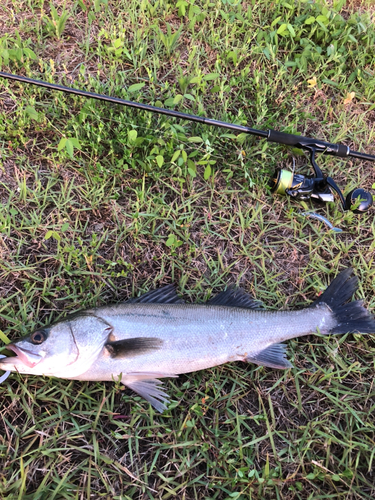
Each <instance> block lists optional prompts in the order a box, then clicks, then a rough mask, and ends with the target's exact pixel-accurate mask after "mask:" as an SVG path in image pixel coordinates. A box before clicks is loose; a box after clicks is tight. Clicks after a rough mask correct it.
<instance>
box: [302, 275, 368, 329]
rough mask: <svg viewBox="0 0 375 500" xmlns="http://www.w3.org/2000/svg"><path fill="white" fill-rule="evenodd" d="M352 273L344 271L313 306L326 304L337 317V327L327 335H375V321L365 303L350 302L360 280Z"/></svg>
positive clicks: (358, 301)
mask: <svg viewBox="0 0 375 500" xmlns="http://www.w3.org/2000/svg"><path fill="white" fill-rule="evenodd" d="M352 273H353V270H352V269H351V268H348V269H345V271H342V272H341V273H340V274H339V275H338V276H337V277H336V278H335V279H334V280H333V281H332V283H331V284H330V285H329V287H328V288H327V290H325V292H324V293H323V294H322V295H321V296H320V297H319V298H318V299H317V300H316V301H315V302H314V303H313V304H312V306H317V305H319V304H326V305H327V306H328V307H329V308H330V309H331V311H332V312H333V314H334V315H335V318H336V320H337V325H336V326H334V327H333V328H332V329H331V330H330V331H329V332H327V333H330V334H339V333H350V332H351V333H375V319H374V317H373V316H371V314H370V313H369V312H368V311H367V309H365V308H364V307H363V301H361V300H356V301H353V302H348V300H349V299H350V298H351V297H352V296H353V294H354V292H355V291H356V290H357V288H358V278H357V276H352Z"/></svg>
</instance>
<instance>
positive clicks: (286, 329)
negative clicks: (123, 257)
mask: <svg viewBox="0 0 375 500" xmlns="http://www.w3.org/2000/svg"><path fill="white" fill-rule="evenodd" d="M351 273H352V271H351V270H350V269H347V270H346V271H344V272H342V273H341V274H340V275H339V276H338V277H337V278H336V279H335V280H334V281H333V282H332V283H331V285H330V287H329V288H328V289H327V290H326V291H325V292H324V294H323V295H322V296H321V297H320V298H319V299H318V300H317V301H316V302H315V303H314V304H312V306H310V307H307V308H305V309H301V310H297V311H267V310H264V309H262V308H261V307H260V304H259V303H258V302H256V301H255V300H254V299H252V298H251V297H250V296H249V295H247V294H246V293H245V292H244V291H243V290H241V289H237V290H235V289H228V290H226V291H224V292H222V293H220V294H219V295H218V296H217V297H214V299H212V300H211V301H209V302H208V303H206V304H185V303H183V302H182V301H181V299H179V297H178V296H177V295H176V292H175V290H174V287H172V286H167V287H164V288H161V289H159V290H156V291H153V292H149V293H147V294H145V295H143V296H141V297H139V298H136V299H130V300H129V301H127V302H125V303H120V304H117V305H110V306H104V307H99V308H96V309H89V310H86V311H83V312H80V313H76V314H74V315H72V316H70V317H67V318H65V319H64V320H63V321H60V322H58V323H56V324H54V325H51V326H49V327H47V328H44V329H41V330H37V331H36V332H34V333H33V334H32V335H30V336H29V337H26V338H25V339H21V340H20V341H18V342H15V343H13V344H11V345H10V346H8V347H9V348H10V349H12V350H13V351H14V352H15V353H16V354H17V356H16V357H9V358H6V359H2V360H0V368H1V369H4V370H10V371H18V372H20V373H28V374H35V375H50V376H56V377H60V378H65V379H74V380H88V381H105V380H109V381H111V380H121V381H122V383H123V384H125V385H126V386H128V387H130V388H131V389H133V390H134V391H135V392H137V393H139V394H140V395H142V396H143V397H145V398H146V399H147V400H148V401H149V402H151V404H153V406H154V407H155V408H157V409H158V410H159V411H163V410H164V409H165V408H166V406H165V403H166V402H167V399H168V396H167V394H166V393H165V392H164V391H163V390H162V389H161V387H160V385H161V382H160V378H164V377H176V376H177V375H179V374H182V373H188V372H193V371H197V370H203V369H206V368H211V367H214V366H217V365H221V364H224V363H227V362H230V361H237V360H243V361H248V362H253V363H256V364H259V365H264V366H269V367H273V368H281V369H286V368H290V367H291V366H292V365H291V364H290V363H289V361H288V360H287V359H286V346H285V344H283V343H282V342H284V341H285V340H288V339H291V338H296V337H300V336H304V335H307V334H310V333H316V332H317V331H319V332H320V333H321V334H328V333H334V334H336V333H346V332H350V331H359V332H362V333H375V320H374V319H373V318H372V317H371V316H370V314H369V313H368V312H367V311H366V309H365V308H364V307H363V305H362V303H361V302H350V303H349V304H345V302H347V300H349V299H350V297H351V296H352V294H353V293H354V291H355V289H356V287H357V278H356V277H351Z"/></svg>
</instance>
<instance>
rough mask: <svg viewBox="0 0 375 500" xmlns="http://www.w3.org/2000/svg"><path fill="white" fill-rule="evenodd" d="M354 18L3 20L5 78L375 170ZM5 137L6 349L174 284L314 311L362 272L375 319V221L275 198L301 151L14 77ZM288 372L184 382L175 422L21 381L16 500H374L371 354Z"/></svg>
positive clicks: (295, 347)
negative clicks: (345, 274)
mask: <svg viewBox="0 0 375 500" xmlns="http://www.w3.org/2000/svg"><path fill="white" fill-rule="evenodd" d="M344 4H345V2H343V1H341V2H340V1H333V2H327V4H326V5H323V4H321V3H319V2H315V3H313V2H306V1H305V2H302V1H299V2H291V1H281V0H280V1H274V2H271V1H269V0H267V1H263V2H256V1H252V2H234V1H229V0H227V1H224V0H222V1H212V2H209V1H204V0H203V1H197V0H196V1H193V0H190V1H189V2H188V1H186V2H185V1H184V0H181V1H179V2H168V1H167V0H157V1H155V2H153V3H152V2H149V1H134V0H119V1H116V2H110V1H108V2H107V1H100V0H94V1H92V2H91V1H86V0H85V1H83V0H78V1H77V2H71V1H70V0H67V1H66V2H65V3H62V2H59V3H55V2H54V3H53V5H54V7H55V9H51V7H50V4H49V3H47V2H45V3H44V2H41V1H33V0H28V1H22V0H14V1H12V2H10V1H5V2H2V4H1V6H0V21H1V22H0V26H1V28H0V62H1V69H2V70H3V71H8V72H13V73H18V74H23V75H27V76H30V77H35V78H39V79H44V80H48V81H51V82H54V83H62V84H67V85H72V86H76V87H80V88H82V89H84V90H91V91H95V92H101V93H107V94H110V95H113V96H118V97H123V98H127V99H131V100H138V101H142V102H144V103H148V104H154V105H159V106H160V105H161V106H170V107H172V106H173V107H174V109H177V110H180V111H184V112H188V113H193V114H202V115H205V116H208V117H214V118H216V119H220V120H225V121H231V122H235V123H240V124H246V125H249V126H254V127H255V128H260V129H263V130H266V129H268V128H275V129H278V130H284V131H287V132H292V133H296V132H299V133H301V134H303V135H309V136H315V137H319V138H321V139H324V140H326V141H329V142H336V141H342V142H345V143H346V144H348V145H349V146H350V147H351V148H352V149H354V150H361V151H366V152H368V153H372V154H375V147H374V128H373V122H374V108H375V106H374V103H375V99H374V98H375V79H374V67H373V61H374V47H375V29H374V25H373V6H372V5H371V2H368V3H362V4H361V3H359V2H352V3H350V5H348V6H346V7H345V5H344ZM314 78H315V79H316V80H315V79H314ZM309 80H311V81H312V83H309ZM315 81H316V84H314V82H315ZM351 92H354V94H355V96H354V98H353V100H352V101H351V102H347V103H345V99H348V94H350V93H351ZM349 97H350V96H349ZM0 116H1V119H0V143H1V163H0V200H1V204H2V205H1V210H0V228H1V233H0V283H1V286H0V328H1V330H2V332H3V335H5V336H6V337H8V338H9V339H15V338H17V337H18V336H20V335H24V334H27V333H30V332H31V331H32V330H33V329H34V328H36V327H38V326H40V325H44V324H48V323H50V322H51V321H54V320H56V319H58V318H61V317H63V316H64V315H66V314H67V313H69V312H73V311H76V310H78V309H81V308H86V307H92V306H98V305H101V304H105V303H109V302H118V301H121V300H125V299H127V298H128V297H130V296H132V295H134V294H140V293H142V292H145V291H148V290H151V289H153V288H156V287H158V286H161V285H163V284H168V283H171V282H175V283H176V284H177V285H178V289H179V292H180V293H181V294H182V295H183V296H184V298H185V299H186V300H187V301H198V300H199V301H203V300H205V299H206V298H208V297H209V296H211V295H212V294H214V293H216V292H218V291H219V290H221V289H222V288H223V287H224V286H226V285H227V284H230V283H235V284H238V285H241V286H242V287H244V288H245V289H246V290H247V291H248V292H249V293H251V294H252V295H254V296H256V297H257V298H258V299H260V300H262V301H263V302H264V303H265V304H266V306H267V307H269V308H274V309H279V308H293V307H301V306H304V305H306V304H308V303H310V302H311V301H312V300H313V299H314V298H316V296H317V294H319V293H320V292H321V291H322V290H323V289H324V288H325V287H326V286H327V285H328V284H329V282H330V281H331V280H332V279H333V277H334V276H335V275H336V273H337V272H338V271H339V270H342V269H343V268H345V267H347V266H352V267H353V268H354V269H355V273H356V274H357V276H358V277H359V279H360V288H359V291H358V293H357V297H359V298H364V299H365V305H366V307H367V308H369V309H370V310H372V311H374V308H375V298H374V284H375V269H374V267H373V261H374V249H375V244H374V241H375V240H374V238H375V223H374V219H373V217H374V215H373V214H374V212H373V210H372V211H370V212H369V213H368V214H366V215H364V216H361V217H358V216H357V215H353V214H352V213H345V214H344V213H343V212H342V211H341V210H340V209H339V206H338V203H336V204H330V205H328V206H326V207H321V208H316V207H315V210H317V211H319V213H322V214H324V215H325V216H327V217H328V218H329V219H330V220H331V221H332V222H333V223H334V225H336V226H339V227H341V228H342V229H343V230H344V232H343V233H341V234H333V233H330V232H327V231H326V228H325V226H324V225H322V224H321V223H319V222H318V221H316V220H311V219H309V220H307V219H305V218H303V217H301V216H300V215H299V210H300V209H301V208H302V207H301V205H299V204H296V203H294V202H293V201H291V200H288V199H283V198H276V197H273V196H272V195H271V194H270V192H269V190H268V189H267V181H268V177H269V176H270V175H271V174H272V173H273V171H274V169H275V167H276V166H277V165H280V166H283V167H285V168H291V163H292V161H291V156H292V154H295V155H296V160H297V169H298V171H301V172H305V173H307V172H309V167H307V168H306V165H307V164H308V162H307V158H305V157H304V156H301V155H300V154H299V153H298V152H291V151H290V150H288V149H287V148H284V147H281V146H277V145H275V144H270V143H267V142H265V141H264V140H260V139H257V138H255V137H250V136H249V137H244V136H242V135H240V136H238V137H236V136H235V135H234V134H230V133H228V132H227V131H225V130H223V129H215V128H213V127H204V126H201V125H197V124H191V123H187V122H182V121H176V120H174V119H172V118H167V117H161V116H156V115H151V114H149V113H145V112H139V111H134V110H131V109H126V108H120V107H118V106H113V105H108V104H103V103H100V102H97V101H88V100H85V99H83V98H79V97H72V96H66V95H64V94H61V93H57V92H50V91H46V90H43V89H38V88H36V87H31V86H27V85H20V84H17V83H11V82H9V81H7V80H3V79H1V82H0ZM319 164H320V165H321V166H322V168H323V170H324V171H325V172H327V173H328V174H329V175H331V176H333V177H334V178H335V179H336V180H337V182H338V184H339V185H340V186H341V187H342V188H343V189H345V188H346V190H347V191H349V189H352V188H353V187H355V186H357V185H361V186H363V187H366V188H367V189H370V188H371V187H372V186H374V184H375V174H374V167H373V165H371V164H370V163H366V162H359V161H356V160H347V161H346V160H342V161H341V160H337V159H335V158H332V157H320V158H319ZM306 205H307V207H308V208H311V207H312V205H311V204H310V203H306ZM288 351H289V358H290V359H291V360H292V362H293V364H294V366H295V368H293V369H292V370H290V371H288V372H286V373H284V372H279V371H275V370H270V369H265V368H262V367H257V366H254V365H246V364H243V363H242V364H241V363H234V364H231V365H226V366H220V367H217V368H214V369H211V370H206V371H204V372H198V373H194V374H188V375H184V376H181V377H180V378H178V379H176V380H169V381H167V382H166V387H167V390H168V393H169V394H170V395H171V405H170V408H169V409H168V411H166V412H165V413H164V414H163V415H159V414H156V413H155V412H154V411H153V409H152V408H151V407H150V406H149V405H148V403H146V402H145V401H144V400H142V399H141V398H139V397H138V396H136V395H135V394H134V393H132V392H131V391H128V390H126V391H125V392H124V391H122V390H121V389H120V388H119V387H116V386H115V384H112V383H84V382H71V381H64V380H59V379H48V378H41V377H32V376H20V375H17V374H14V375H12V376H11V377H10V378H9V379H8V380H7V381H6V382H5V383H4V384H2V385H1V386H0V417H1V418H0V429H1V431H0V497H1V498H3V499H4V500H13V499H30V500H31V499H33V500H34V499H35V500H36V499H46V500H47V499H48V500H50V499H59V500H60V499H77V500H78V499H83V498H84V499H89V498H108V499H122V500H125V499H142V500H143V499H145V500H146V499H168V498H173V497H175V498H181V499H186V500H189V499H223V500H230V499H237V500H245V499H288V500H289V499H301V500H302V499H303V500H306V499H314V500H315V499H330V498H332V499H333V498H334V499H365V498H368V499H371V498H373V497H374V495H375V486H374V485H375V476H374V466H375V463H374V462H375V452H374V441H375V422H374V412H375V392H374V386H373V380H374V376H375V366H374V354H375V348H374V343H373V340H372V338H371V336H370V335H369V336H362V335H344V336H342V337H331V338H323V337H312V336H311V337H308V338H302V339H299V340H293V341H290V342H289V349H288Z"/></svg>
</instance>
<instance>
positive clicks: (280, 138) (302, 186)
mask: <svg viewBox="0 0 375 500" xmlns="http://www.w3.org/2000/svg"><path fill="white" fill-rule="evenodd" d="M0 77H3V78H7V79H8V80H14V81H18V82H21V83H28V84H31V85H36V86H38V87H44V88H47V89H50V90H57V91H59V92H64V93H67V94H74V95H78V96H82V97H87V98H90V99H97V100H99V101H106V102H110V103H113V104H121V105H122V106H128V107H131V108H135V109H141V110H143V111H150V112H152V113H157V114H160V115H167V116H172V117H174V118H179V119H181V120H188V121H190V122H197V123H202V124H204V125H211V126H214V127H222V128H226V129H229V130H233V131H235V132H242V133H245V134H250V135H255V136H258V137H262V138H264V139H266V140H267V141H268V142H276V143H278V144H284V145H286V146H291V147H295V148H299V149H303V150H305V151H308V152H309V153H310V163H311V166H312V168H313V170H314V174H313V175H306V176H305V175H302V174H295V173H294V169H293V172H290V171H289V170H284V169H281V168H277V169H276V171H275V173H274V175H273V176H272V177H271V179H270V182H269V186H270V187H271V190H272V191H273V192H274V193H277V194H282V195H288V196H290V197H292V198H294V199H296V200H307V199H309V198H313V199H316V200H319V201H321V202H331V201H334V194H333V191H335V192H336V193H337V194H338V196H339V198H340V201H341V205H342V208H343V210H353V212H355V213H364V212H367V210H368V209H369V208H370V207H371V206H372V203H373V199H372V195H371V193H369V192H368V191H365V190H364V189H363V188H361V187H358V188H355V189H353V190H352V191H350V192H349V193H348V194H347V195H346V197H344V195H343V193H342V191H341V189H340V188H339V187H338V185H337V184H336V182H335V181H334V180H333V179H332V177H329V176H327V175H325V174H323V172H322V171H321V169H320V168H319V166H318V164H317V163H316V154H317V153H323V154H329V155H333V156H337V157H339V158H348V157H352V158H357V159H359V160H370V161H375V156H374V155H369V154H367V153H360V152H358V151H353V150H352V149H350V148H349V147H348V146H346V145H344V144H332V143H330V142H325V141H322V140H320V139H314V138H310V137H303V136H300V135H293V134H288V133H286V132H278V131H277V130H272V129H270V130H267V131H265V130H257V129H254V128H251V127H247V126H244V125H237V124H235V123H227V122H223V121H220V120H215V119H213V118H206V117H204V116H197V115H190V114H188V113H181V112H180V111H174V110H172V109H165V108H159V107H157V106H151V105H149V104H143V103H140V102H135V101H128V100H126V99H120V98H118V97H110V96H107V95H102V94H96V93H94V92H88V91H85V90H79V89H76V88H72V87H65V86H63V85H57V84H55V83H48V82H45V81H42V80H34V79H32V78H28V77H26V76H20V75H13V74H11V73H5V72H3V71H0Z"/></svg>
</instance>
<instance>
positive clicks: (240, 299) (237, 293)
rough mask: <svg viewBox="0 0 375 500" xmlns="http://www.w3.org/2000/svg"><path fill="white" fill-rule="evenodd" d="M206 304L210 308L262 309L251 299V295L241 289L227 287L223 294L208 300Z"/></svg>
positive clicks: (261, 306)
mask: <svg viewBox="0 0 375 500" xmlns="http://www.w3.org/2000/svg"><path fill="white" fill-rule="evenodd" d="M207 304H210V305H212V306H227V307H245V308H247V309H263V304H262V303H261V302H260V301H259V300H255V299H253V297H252V296H251V295H249V294H248V293H246V292H245V290H243V289H242V288H235V287H234V286H230V287H228V288H227V289H226V290H224V291H223V292H220V293H219V294H218V295H216V296H215V297H213V298H212V299H210V300H209V301H208V302H207Z"/></svg>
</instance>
